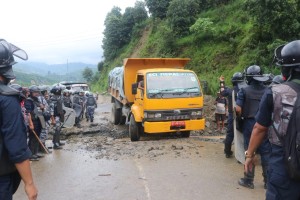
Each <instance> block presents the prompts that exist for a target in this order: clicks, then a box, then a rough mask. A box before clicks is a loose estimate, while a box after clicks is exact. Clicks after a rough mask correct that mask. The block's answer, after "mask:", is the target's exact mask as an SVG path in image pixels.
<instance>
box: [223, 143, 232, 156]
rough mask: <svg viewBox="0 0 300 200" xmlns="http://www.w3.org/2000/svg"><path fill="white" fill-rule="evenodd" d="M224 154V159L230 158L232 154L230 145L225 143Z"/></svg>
mask: <svg viewBox="0 0 300 200" xmlns="http://www.w3.org/2000/svg"><path fill="white" fill-rule="evenodd" d="M224 153H225V156H226V158H230V157H231V156H232V154H233V152H232V151H231V144H227V143H225V147H224Z"/></svg>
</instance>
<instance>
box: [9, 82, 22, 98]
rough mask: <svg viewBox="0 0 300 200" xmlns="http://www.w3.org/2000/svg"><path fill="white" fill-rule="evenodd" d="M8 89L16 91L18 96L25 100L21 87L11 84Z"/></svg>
mask: <svg viewBox="0 0 300 200" xmlns="http://www.w3.org/2000/svg"><path fill="white" fill-rule="evenodd" d="M9 87H11V88H13V89H15V90H17V91H18V92H19V94H20V97H22V98H24V99H25V98H26V96H25V94H24V93H23V87H22V86H21V85H19V84H11V85H10V86H9Z"/></svg>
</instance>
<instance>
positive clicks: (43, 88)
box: [38, 85, 50, 92]
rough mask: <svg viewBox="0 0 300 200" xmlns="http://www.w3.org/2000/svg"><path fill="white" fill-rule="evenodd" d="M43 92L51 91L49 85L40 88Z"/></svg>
mask: <svg viewBox="0 0 300 200" xmlns="http://www.w3.org/2000/svg"><path fill="white" fill-rule="evenodd" d="M38 87H39V89H40V91H41V92H45V91H48V90H50V88H49V87H48V86H47V85H40V86H38Z"/></svg>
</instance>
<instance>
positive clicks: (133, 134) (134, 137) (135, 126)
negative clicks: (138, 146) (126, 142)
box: [129, 115, 142, 142]
mask: <svg viewBox="0 0 300 200" xmlns="http://www.w3.org/2000/svg"><path fill="white" fill-rule="evenodd" d="M141 130H142V124H141V123H140V122H136V121H135V119H134V116H133V115H131V116H130V123H129V136H130V139H131V141H132V142H135V141H139V140H140V136H141Z"/></svg>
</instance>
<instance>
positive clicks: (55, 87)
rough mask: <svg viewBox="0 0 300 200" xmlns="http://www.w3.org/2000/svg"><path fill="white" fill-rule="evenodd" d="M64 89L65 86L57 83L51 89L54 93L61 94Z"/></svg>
mask: <svg viewBox="0 0 300 200" xmlns="http://www.w3.org/2000/svg"><path fill="white" fill-rule="evenodd" d="M62 90H64V88H63V87H61V85H59V84H57V85H54V86H53V87H52V89H51V90H50V92H51V93H53V94H61V91H62Z"/></svg>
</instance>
